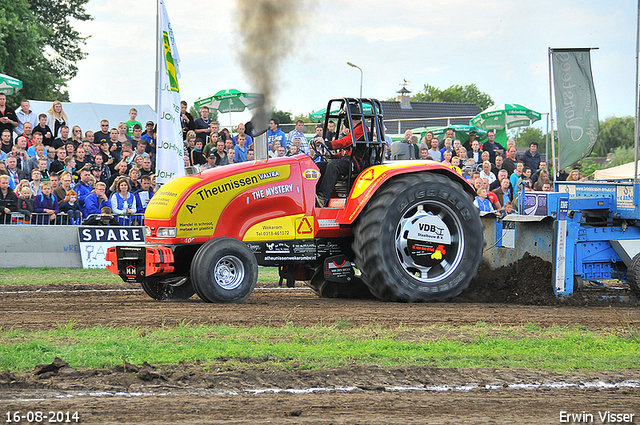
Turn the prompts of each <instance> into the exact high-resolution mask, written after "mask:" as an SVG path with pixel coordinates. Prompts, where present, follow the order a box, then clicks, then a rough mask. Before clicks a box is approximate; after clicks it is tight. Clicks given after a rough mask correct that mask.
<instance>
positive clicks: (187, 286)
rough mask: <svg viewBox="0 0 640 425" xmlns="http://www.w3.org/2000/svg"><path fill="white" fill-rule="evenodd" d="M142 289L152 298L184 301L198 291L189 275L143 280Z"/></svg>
mask: <svg viewBox="0 0 640 425" xmlns="http://www.w3.org/2000/svg"><path fill="white" fill-rule="evenodd" d="M142 289H144V292H146V294H147V295H149V296H150V297H151V298H153V299H154V300H159V301H184V300H188V299H189V298H191V297H192V296H193V294H195V293H196V291H195V289H194V288H193V285H192V284H191V280H190V279H189V278H188V277H182V278H180V277H178V278H172V279H164V280H160V281H158V282H143V283H142Z"/></svg>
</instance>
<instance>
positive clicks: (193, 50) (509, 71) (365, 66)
mask: <svg viewBox="0 0 640 425" xmlns="http://www.w3.org/2000/svg"><path fill="white" fill-rule="evenodd" d="M247 1H250V0H247ZM289 1H291V0H289ZM294 3H297V2H296V1H295V0H294ZM313 3H314V4H315V6H309V7H305V8H302V9H301V10H300V11H299V12H300V14H301V15H302V18H301V20H300V21H296V20H295V19H296V16H293V17H292V16H285V15H284V14H282V16H281V18H282V23H281V25H282V28H283V31H284V30H286V29H289V28H297V30H296V31H295V34H294V36H293V37H292V40H290V41H289V42H288V43H287V44H286V46H285V47H283V48H282V50H281V56H280V59H279V60H276V61H271V62H267V63H264V66H265V67H272V68H270V69H277V70H279V75H280V77H279V79H278V83H277V84H276V86H277V87H276V88H277V91H276V92H275V94H274V103H275V107H276V108H278V109H282V110H284V111H290V112H292V113H293V114H300V113H304V114H307V113H310V112H312V111H317V110H318V109H321V108H323V107H325V106H326V102H327V100H328V99H329V98H331V97H342V96H358V94H359V90H360V71H359V70H358V69H356V68H351V67H349V66H348V65H347V64H346V62H347V61H350V62H352V63H354V64H356V65H358V66H360V67H361V68H362V70H363V72H364V83H363V95H364V96H365V97H375V98H378V99H381V100H385V99H388V98H390V97H394V96H396V91H397V90H399V89H400V88H401V83H403V81H404V80H407V81H409V83H408V85H407V88H408V89H409V90H411V91H412V92H413V93H416V92H419V91H421V90H422V89H423V86H424V84H430V85H432V86H435V87H438V88H441V89H445V88H447V87H450V86H451V85H454V84H459V85H467V84H472V83H473V84H476V85H477V86H478V88H479V89H480V90H481V91H483V92H485V93H488V94H489V95H490V96H491V97H492V98H493V100H494V101H495V102H496V103H508V102H515V103H521V104H523V105H525V106H528V107H530V108H532V109H535V110H537V111H539V112H543V113H544V112H548V111H549V71H548V48H549V47H599V50H595V51H593V52H592V68H593V76H594V81H595V87H596V93H597V97H598V104H599V113H600V119H604V118H606V117H609V116H625V115H634V102H635V100H634V92H635V89H634V87H635V78H636V77H635V67H636V53H635V47H636V32H637V30H636V17H637V12H638V9H637V4H636V2H634V1H628V0H627V1H615V2H612V1H604V0H603V1H600V0H594V1H578V0H565V1H563V2H558V1H536V2H534V3H532V2H525V1H518V0H516V1H514V0H485V1H481V2H480V1H477V0H475V1H470V0H442V1H425V0H395V1H388V0H385V1H364V0H361V1H359V0H355V1H354V0H348V1H347V0H324V1H314V2H313ZM166 7H167V10H168V13H169V17H170V19H171V23H172V26H173V29H174V33H175V36H176V42H177V45H178V50H179V53H180V56H181V62H180V65H179V66H180V71H181V74H182V78H181V79H180V89H181V96H182V99H183V100H186V101H187V102H188V103H189V105H191V104H192V103H193V102H194V101H195V100H196V99H197V98H198V97H205V96H208V95H210V94H213V93H215V92H216V91H218V90H221V89H228V88H235V89H238V90H240V91H254V90H255V87H256V85H255V84H252V81H250V80H251V79H250V78H249V77H247V75H246V73H244V72H243V70H242V67H241V65H240V61H239V57H238V56H239V54H238V52H240V51H241V50H242V47H243V44H242V37H241V36H240V31H239V29H238V27H239V24H238V19H237V16H238V13H237V10H238V6H237V5H236V3H235V2H234V1H228V0H206V1H202V0H180V1H177V0H166ZM87 11H88V12H89V13H90V14H91V15H92V16H93V18H94V20H93V21H90V22H80V23H76V24H75V27H76V28H77V29H78V30H79V31H80V32H81V33H82V34H83V35H85V36H89V35H90V36H91V38H90V39H89V40H88V42H87V45H86V46H85V51H87V52H88V53H89V56H88V58H87V59H85V60H83V61H81V62H80V63H79V72H78V75H77V76H76V77H75V78H74V79H73V80H71V82H70V83H69V93H70V96H71V101H73V102H89V101H91V102H99V103H123V104H142V103H147V104H149V105H151V106H152V107H153V106H154V72H155V14H156V5H155V0H140V1H136V2H131V1H128V0H91V1H90V2H89V3H88V5H87ZM296 22H298V23H299V24H300V25H299V26H296ZM125 118H126V117H125ZM248 118H249V115H248V114H247V115H243V114H234V115H233V118H232V119H233V122H234V124H235V123H237V122H239V121H240V120H243V121H244V120H247V119H248ZM219 119H220V121H221V122H222V123H223V124H226V123H228V122H229V117H228V115H221V116H220V117H219Z"/></svg>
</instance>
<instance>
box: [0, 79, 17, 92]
mask: <svg viewBox="0 0 640 425" xmlns="http://www.w3.org/2000/svg"><path fill="white" fill-rule="evenodd" d="M21 89H22V81H20V80H18V79H17V78H13V77H10V76H8V75H4V74H0V93H4V94H16V93H18V92H19V91H20V90H21Z"/></svg>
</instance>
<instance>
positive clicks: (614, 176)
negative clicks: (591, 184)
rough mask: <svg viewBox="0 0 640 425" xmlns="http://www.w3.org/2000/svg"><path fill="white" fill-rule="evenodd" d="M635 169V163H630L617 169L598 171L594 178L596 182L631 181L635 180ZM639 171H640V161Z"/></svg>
mask: <svg viewBox="0 0 640 425" xmlns="http://www.w3.org/2000/svg"><path fill="white" fill-rule="evenodd" d="M634 168H635V167H634V163H633V162H629V163H627V164H622V165H618V166H617V167H611V168H606V169H604V170H596V172H595V174H594V178H595V179H596V180H625V179H627V180H631V179H633V171H634ZM638 170H639V171H640V161H638Z"/></svg>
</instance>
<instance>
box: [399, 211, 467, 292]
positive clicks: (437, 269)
mask: <svg viewBox="0 0 640 425" xmlns="http://www.w3.org/2000/svg"><path fill="white" fill-rule="evenodd" d="M428 214H431V215H435V216H437V217H439V218H440V219H441V220H442V221H443V222H444V223H445V225H446V226H447V228H448V230H449V232H450V233H451V245H450V246H449V249H448V251H447V254H446V255H445V256H444V257H443V258H442V261H440V263H438V265H436V266H431V267H425V266H422V265H419V264H416V263H415V261H414V260H413V258H412V257H411V255H410V254H409V249H408V242H407V234H408V232H409V230H410V229H411V226H412V225H413V223H415V222H416V221H417V220H419V219H420V218H421V217H424V215H428ZM395 240H396V256H397V258H398V261H400V265H401V266H402V268H403V270H404V271H405V272H406V273H407V274H408V275H410V276H411V277H412V278H414V279H416V280H417V281H419V282H422V283H425V284H432V283H437V282H440V281H442V280H444V279H446V278H447V277H449V276H450V275H451V274H453V272H454V271H455V270H457V268H458V266H459V265H460V262H461V261H462V257H463V256H464V243H465V241H464V232H463V229H462V222H461V221H460V219H459V217H458V216H457V215H456V214H455V213H454V212H453V210H452V209H451V208H450V207H449V206H448V205H446V204H444V203H442V202H440V201H436V200H430V201H425V202H421V203H419V204H416V205H413V206H412V207H411V208H409V209H408V210H407V211H405V213H404V215H403V216H402V217H401V218H400V221H399V223H398V226H397V228H396V234H395Z"/></svg>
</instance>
